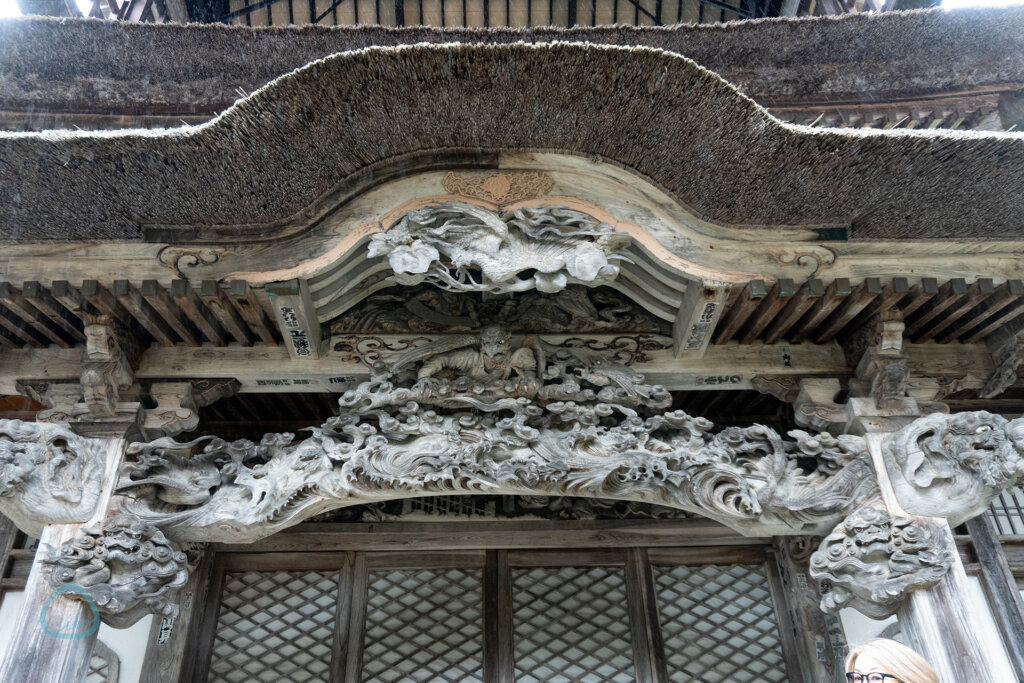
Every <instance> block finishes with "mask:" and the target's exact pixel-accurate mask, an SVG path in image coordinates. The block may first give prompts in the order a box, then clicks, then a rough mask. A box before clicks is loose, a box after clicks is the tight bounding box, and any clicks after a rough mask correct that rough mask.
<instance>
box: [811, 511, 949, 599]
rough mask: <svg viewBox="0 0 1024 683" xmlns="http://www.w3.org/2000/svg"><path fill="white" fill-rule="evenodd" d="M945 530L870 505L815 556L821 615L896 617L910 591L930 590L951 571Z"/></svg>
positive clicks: (932, 522) (831, 536)
mask: <svg viewBox="0 0 1024 683" xmlns="http://www.w3.org/2000/svg"><path fill="white" fill-rule="evenodd" d="M943 527H944V525H941V523H939V522H937V521H935V520H929V519H910V518H906V517H894V516H891V515H890V514H889V513H888V512H887V511H886V510H885V509H883V508H881V507H875V506H871V505H867V506H864V507H861V508H859V509H857V510H856V511H854V512H853V513H852V514H851V515H850V516H849V517H847V518H846V519H845V520H843V522H842V523H841V524H839V525H838V526H837V527H836V528H835V529H834V530H833V531H832V533H831V534H829V535H828V536H826V537H825V540H823V541H822V543H821V546H820V548H819V549H818V551H817V552H816V553H814V554H813V555H812V556H811V566H810V575H811V577H813V578H814V579H817V580H818V581H819V582H820V584H821V592H822V598H821V609H822V611H824V612H827V613H835V612H837V611H838V610H840V609H841V608H843V607H853V608H855V609H857V610H858V611H860V612H861V613H863V614H864V615H866V616H868V617H871V618H872V619H884V618H885V617H888V616H889V615H891V614H895V612H896V610H897V609H898V608H899V606H900V604H901V603H902V602H903V600H904V598H906V596H907V595H908V594H909V593H910V592H911V591H914V590H918V589H923V588H931V587H932V586H934V585H935V584H937V583H938V582H939V581H940V580H942V577H944V576H945V575H946V572H947V571H949V567H950V565H951V563H952V555H951V553H950V551H949V550H948V549H947V548H946V545H945V542H944V537H943V533H944V528H943Z"/></svg>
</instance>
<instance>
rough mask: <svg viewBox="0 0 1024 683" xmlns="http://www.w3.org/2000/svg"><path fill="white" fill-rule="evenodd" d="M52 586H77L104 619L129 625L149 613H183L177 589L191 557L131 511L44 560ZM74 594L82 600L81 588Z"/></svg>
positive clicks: (185, 576)
mask: <svg viewBox="0 0 1024 683" xmlns="http://www.w3.org/2000/svg"><path fill="white" fill-rule="evenodd" d="M43 564H44V565H45V566H46V567H47V568H48V569H49V572H50V574H49V581H50V585H52V586H53V587H54V588H58V587H60V586H63V585H69V584H73V585H75V586H77V587H78V588H80V589H82V590H84V591H85V593H86V594H88V596H89V597H90V598H92V600H93V601H94V602H95V603H96V605H97V606H98V607H99V610H100V616H101V618H102V619H103V621H104V622H105V623H107V624H110V625H111V626H114V627H115V628H127V627H128V626H131V625H132V624H134V623H135V622H136V621H138V620H139V619H141V618H142V617H144V616H145V615H146V614H150V613H153V614H157V615H161V616H165V617H172V616H176V615H177V613H178V604H177V602H176V599H177V589H178V588H181V587H182V586H184V585H185V584H186V583H187V582H188V558H187V556H186V554H185V553H184V552H182V551H181V550H179V549H178V548H177V547H176V546H175V545H174V544H173V543H171V542H170V541H168V540H167V539H166V538H165V537H164V535H163V534H162V533H161V532H160V530H159V529H158V528H156V527H155V526H153V525H152V524H147V523H146V522H143V521H142V520H139V519H138V518H135V517H132V516H131V515H118V516H117V517H112V518H110V519H107V520H106V521H105V522H104V523H103V525H102V529H90V530H83V531H81V532H80V533H79V534H78V535H77V536H75V538H73V539H71V540H69V541H65V542H64V543H63V544H62V545H61V547H60V548H59V549H52V552H51V554H50V555H49V556H48V557H47V558H46V559H45V560H43ZM65 595H67V596H68V597H69V598H73V599H83V597H84V596H83V595H82V594H81V593H78V592H77V591H67V592H66V593H65Z"/></svg>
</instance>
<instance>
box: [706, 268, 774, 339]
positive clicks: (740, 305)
mask: <svg viewBox="0 0 1024 683" xmlns="http://www.w3.org/2000/svg"><path fill="white" fill-rule="evenodd" d="M766 296H768V288H767V287H766V286H765V283H764V280H751V281H750V282H749V283H747V286H746V288H744V290H743V293H742V294H740V298H739V299H738V300H737V301H736V302H735V303H734V304H733V305H732V306H730V307H729V310H728V311H726V313H725V317H724V319H723V320H722V322H721V323H720V324H719V326H718V332H717V333H716V334H715V343H716V344H722V343H725V342H727V341H729V340H731V339H732V338H733V337H734V336H735V335H736V333H737V332H739V330H740V328H741V327H742V326H743V323H745V322H746V321H747V318H749V317H750V314H751V313H753V312H754V310H755V309H756V308H757V306H758V304H759V303H760V302H761V299H763V298H765V297H766Z"/></svg>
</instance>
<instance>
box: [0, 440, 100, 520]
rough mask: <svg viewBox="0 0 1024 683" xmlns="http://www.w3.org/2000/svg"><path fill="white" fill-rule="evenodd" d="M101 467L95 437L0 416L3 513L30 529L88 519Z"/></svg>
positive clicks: (0, 500) (0, 506)
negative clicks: (81, 435)
mask: <svg viewBox="0 0 1024 683" xmlns="http://www.w3.org/2000/svg"><path fill="white" fill-rule="evenodd" d="M103 468H104V454H103V451H102V450H101V448H100V446H99V445H98V444H97V443H96V442H95V441H92V440H90V439H84V438H82V437H80V436H78V435H77V434H74V433H73V432H71V431H69V430H68V429H66V428H64V427H61V426H59V425H56V424H51V423H38V422H22V421H21V420H0V512H2V513H3V514H4V515H6V516H8V517H10V518H11V520H13V521H14V523H15V524H16V525H17V526H18V528H20V529H22V530H23V531H25V532H27V533H30V534H33V535H36V536H38V535H39V534H40V533H41V532H42V528H43V526H45V525H47V524H67V523H73V522H84V521H85V520H87V519H89V517H91V516H92V514H93V511H94V510H95V508H96V504H97V502H98V501H99V494H100V483H101V479H102V476H103Z"/></svg>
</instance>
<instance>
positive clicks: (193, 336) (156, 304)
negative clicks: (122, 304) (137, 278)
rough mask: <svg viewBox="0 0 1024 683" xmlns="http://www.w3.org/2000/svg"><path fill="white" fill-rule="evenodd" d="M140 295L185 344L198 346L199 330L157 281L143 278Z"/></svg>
mask: <svg viewBox="0 0 1024 683" xmlns="http://www.w3.org/2000/svg"><path fill="white" fill-rule="evenodd" d="M142 297H143V298H144V299H145V300H146V302H147V303H148V304H149V305H150V306H151V307H152V308H153V310H155V311H156V312H157V313H158V314H159V315H160V317H161V318H162V319H163V321H164V322H166V323H167V324H168V325H169V326H170V327H171V329H173V330H174V331H175V333H177V335H178V336H179V337H181V339H182V340H183V341H184V342H185V343H186V344H188V345H189V346H199V344H200V341H199V331H198V330H197V329H196V327H195V325H193V324H192V322H191V321H190V320H189V319H188V318H186V317H185V316H184V314H183V313H182V312H181V310H179V308H178V306H177V304H175V302H174V300H173V299H171V295H170V294H168V293H167V290H166V289H164V288H163V287H162V286H161V285H160V283H159V282H157V281H156V280H143V281H142Z"/></svg>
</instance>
